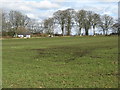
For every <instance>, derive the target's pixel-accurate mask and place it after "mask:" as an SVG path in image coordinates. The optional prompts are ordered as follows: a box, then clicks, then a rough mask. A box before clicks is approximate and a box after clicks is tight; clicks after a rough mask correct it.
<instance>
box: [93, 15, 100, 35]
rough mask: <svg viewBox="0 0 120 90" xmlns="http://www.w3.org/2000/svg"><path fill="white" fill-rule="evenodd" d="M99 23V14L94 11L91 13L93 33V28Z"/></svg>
mask: <svg viewBox="0 0 120 90" xmlns="http://www.w3.org/2000/svg"><path fill="white" fill-rule="evenodd" d="M99 23H100V15H99V14H97V13H94V14H93V15H92V27H93V34H94V35H95V28H96V27H97V26H98V25H99Z"/></svg>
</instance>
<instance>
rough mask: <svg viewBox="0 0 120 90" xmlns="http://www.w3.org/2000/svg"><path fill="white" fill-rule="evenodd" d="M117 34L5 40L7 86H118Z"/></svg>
mask: <svg viewBox="0 0 120 90" xmlns="http://www.w3.org/2000/svg"><path fill="white" fill-rule="evenodd" d="M117 40H118V37H117V36H108V37H107V36H106V37H105V36H101V37H99V36H97V37H54V38H31V39H5V40H3V61H2V62H3V87H4V88H117V87H118V78H117V77H118V74H117V73H118V60H117V58H118V53H117V52H118V41H117Z"/></svg>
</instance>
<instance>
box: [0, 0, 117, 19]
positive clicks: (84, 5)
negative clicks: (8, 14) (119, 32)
mask: <svg viewBox="0 0 120 90" xmlns="http://www.w3.org/2000/svg"><path fill="white" fill-rule="evenodd" d="M118 1H119V0H9V1H8V0H1V1H0V8H2V9H3V10H8V11H9V10H17V11H20V12H22V13H24V14H26V15H27V16H28V17H30V18H32V19H37V20H40V21H41V20H43V19H45V18H48V17H52V15H53V13H54V12H55V11H57V10H64V9H68V8H73V9H75V10H81V9H84V10H89V11H94V12H96V13H99V14H101V15H103V14H108V15H110V16H113V17H114V18H115V19H117V17H118Z"/></svg>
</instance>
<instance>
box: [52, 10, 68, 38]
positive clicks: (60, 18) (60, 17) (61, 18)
mask: <svg viewBox="0 0 120 90" xmlns="http://www.w3.org/2000/svg"><path fill="white" fill-rule="evenodd" d="M53 15H54V18H55V21H56V23H57V24H59V25H60V26H61V31H62V35H63V36H64V27H65V21H66V17H65V16H66V12H65V10H63V11H61V10H58V11H57V12H55V13H54V14H53Z"/></svg>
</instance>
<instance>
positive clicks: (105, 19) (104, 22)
mask: <svg viewBox="0 0 120 90" xmlns="http://www.w3.org/2000/svg"><path fill="white" fill-rule="evenodd" d="M112 25H113V18H112V17H111V16H108V15H103V16H102V17H101V22H100V24H99V26H100V27H101V28H102V30H103V34H104V35H107V34H108V30H109V29H110V28H111V27H112Z"/></svg>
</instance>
